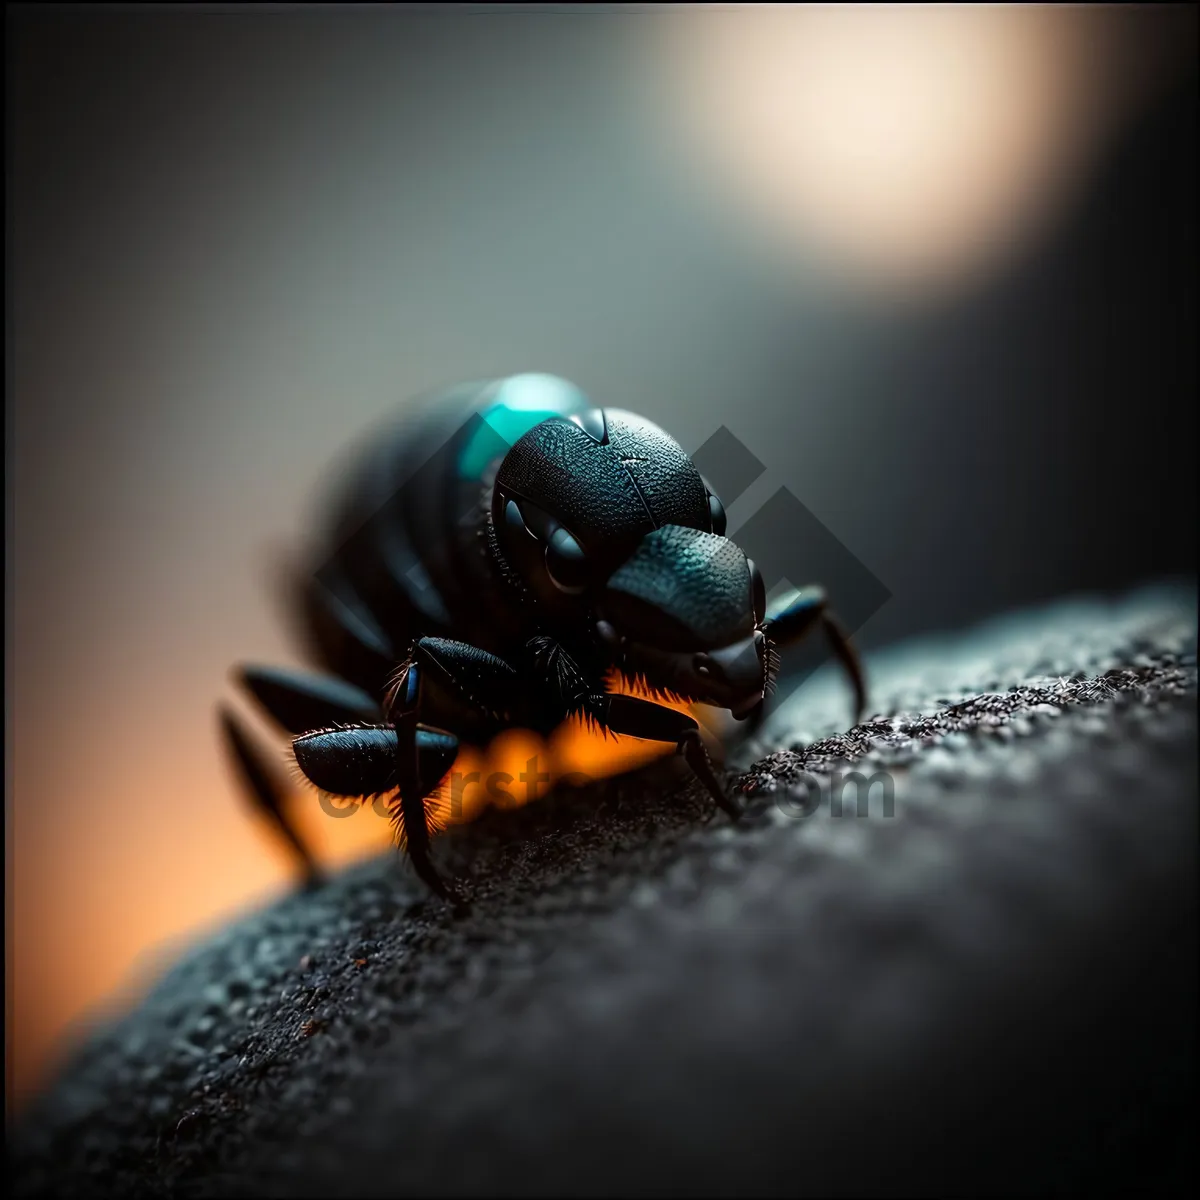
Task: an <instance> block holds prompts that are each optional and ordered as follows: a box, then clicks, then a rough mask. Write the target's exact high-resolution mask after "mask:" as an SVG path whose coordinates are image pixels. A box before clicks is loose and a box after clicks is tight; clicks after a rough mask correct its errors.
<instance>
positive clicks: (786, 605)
mask: <svg viewBox="0 0 1200 1200" xmlns="http://www.w3.org/2000/svg"><path fill="white" fill-rule="evenodd" d="M818 623H820V624H821V625H822V626H823V627H824V629H825V636H826V638H827V639H828V641H829V647H830V649H831V650H832V651H833V653H834V655H835V656H836V657H837V660H838V662H839V663H841V665H842V669H843V670H844V671H845V672H846V674H847V675H848V676H849V678H850V684H851V686H852V687H853V688H854V723H855V724H856V725H857V724H858V723H859V722H861V721H862V718H863V713H864V711H865V710H866V707H867V683H866V678H865V677H864V675H863V669H862V663H861V662H860V661H859V657H858V652H857V651H856V650H855V649H854V644H853V643H852V642H851V641H850V635H849V634H848V633H847V632H846V630H845V629H844V628H843V627H842V624H841V622H840V621H838V619H837V618H836V617H835V616H834V615H833V613H831V612H830V611H829V605H828V600H827V599H826V596H825V589H824V588H822V587H818V586H816V585H814V586H812V587H806V588H793V589H792V590H791V591H789V592H787V593H785V594H784V595H783V596H780V597H779V599H778V600H776V601H775V602H774V603H773V604H772V605H771V606H770V608H769V609H768V610H767V616H766V620H764V621H763V624H762V631H763V633H764V634H766V636H767V637H768V639H770V641H771V642H772V643H773V644H774V645H776V646H779V647H783V646H789V645H792V644H794V643H795V642H798V641H800V639H801V638H803V637H804V636H805V635H807V634H808V633H809V632H810V631H811V630H812V628H813V627H814V626H815V625H817V624H818Z"/></svg>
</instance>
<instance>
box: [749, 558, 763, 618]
mask: <svg viewBox="0 0 1200 1200" xmlns="http://www.w3.org/2000/svg"><path fill="white" fill-rule="evenodd" d="M746 566H748V567H749V568H750V598H751V600H752V601H753V603H754V623H755V624H756V625H757V624H759V623H760V622H761V621H762V619H763V618H764V617H765V616H766V615H767V585H766V583H765V582H764V581H763V577H762V572H761V571H760V570H759V569H758V567H756V566H755V565H754V560H753V559H752V558H748V559H746Z"/></svg>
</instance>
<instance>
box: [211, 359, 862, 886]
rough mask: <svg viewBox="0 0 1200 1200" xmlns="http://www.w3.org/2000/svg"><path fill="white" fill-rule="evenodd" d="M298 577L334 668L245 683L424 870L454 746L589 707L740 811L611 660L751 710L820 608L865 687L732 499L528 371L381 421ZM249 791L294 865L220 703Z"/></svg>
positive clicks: (674, 450)
mask: <svg viewBox="0 0 1200 1200" xmlns="http://www.w3.org/2000/svg"><path fill="white" fill-rule="evenodd" d="M336 512H337V516H336V518H335V520H334V521H333V522H332V523H331V526H330V527H329V528H328V529H327V530H326V535H325V538H324V543H323V545H322V547H321V557H320V558H318V559H317V560H316V569H315V570H313V569H311V568H310V570H309V571H308V572H307V573H306V574H305V575H304V577H303V578H302V580H301V581H300V582H299V583H298V584H297V586H296V598H297V601H298V609H299V611H300V613H301V616H302V624H303V628H304V629H305V630H306V632H307V634H308V638H309V642H310V648H311V650H312V651H313V653H314V655H315V657H316V658H317V659H318V661H319V662H320V663H321V665H322V666H323V667H324V668H325V669H326V670H327V671H328V672H330V673H331V674H327V675H308V674H301V673H298V672H294V671H290V670H283V669H277V668H266V667H243V668H241V669H240V671H239V677H240V681H241V682H242V684H243V685H244V686H245V687H246V688H247V689H248V690H249V691H250V692H251V693H252V694H253V695H254V696H255V698H256V699H257V700H258V701H259V703H260V704H261V705H262V707H263V708H264V709H265V710H266V712H267V713H269V714H270V716H271V717H272V718H273V719H274V720H275V721H276V722H277V723H278V724H279V725H281V726H282V727H283V729H285V730H286V731H287V732H288V733H290V734H291V735H292V736H293V741H292V750H293V752H294V754H295V760H296V763H297V764H298V765H299V768H300V770H301V771H302V772H303V774H304V776H305V777H307V779H308V780H309V781H310V782H311V783H312V784H314V785H315V786H316V787H317V788H319V789H321V790H322V791H324V792H327V793H331V794H333V795H337V796H356V797H357V796H373V795H382V794H390V795H391V796H392V797H393V815H394V819H395V821H396V824H397V827H398V831H399V833H400V835H401V837H402V840H403V841H404V843H405V845H406V847H407V850H408V853H409V855H410V857H411V859H412V862H413V865H414V867H415V868H416V870H417V873H418V874H419V875H420V877H421V878H422V879H423V880H424V881H425V882H426V883H427V884H428V885H429V886H430V887H431V888H432V889H433V890H434V891H435V892H437V893H438V894H439V895H441V896H444V897H447V898H449V899H457V897H456V896H455V894H454V892H453V891H452V889H451V888H450V887H448V885H447V884H446V883H445V882H444V881H443V880H442V878H441V877H440V876H439V874H438V872H437V870H436V869H435V867H434V865H433V862H432V861H431V858H430V853H429V844H430V833H431V830H430V827H429V822H428V819H427V808H426V799H427V797H428V796H429V795H430V794H431V793H432V792H433V791H434V790H435V789H436V788H437V787H438V785H439V784H440V783H441V781H442V780H443V779H444V777H445V776H446V774H447V772H448V771H449V770H450V767H451V765H452V764H453V762H454V759H455V757H456V754H457V751H458V747H459V745H460V744H461V743H469V744H473V745H481V746H482V745H486V744H487V743H488V742H489V741H490V739H491V738H493V737H494V736H496V735H497V734H498V733H499V732H501V731H502V730H504V729H506V728H510V727H521V728H527V729H531V730H534V731H537V732H540V733H547V732H549V731H551V730H553V729H554V728H555V727H556V726H558V725H559V724H560V723H561V722H563V721H564V720H566V719H567V718H568V717H570V716H572V715H573V714H574V715H579V716H582V717H583V718H585V720H588V721H589V722H594V723H595V725H597V726H600V727H602V728H603V729H606V730H609V731H611V732H614V733H621V734H628V735H631V736H633V737H637V738H648V739H653V740H656V741H662V742H668V743H673V744H674V745H675V746H676V747H677V748H678V751H679V752H680V753H681V754H682V755H683V756H684V757H685V759H686V761H687V762H688V764H689V765H690V766H691V768H692V770H693V771H694V772H695V774H696V775H697V776H698V777H699V779H700V780H701V781H702V782H703V784H704V786H705V787H706V788H707V789H708V791H709V792H710V793H711V795H712V797H713V799H714V800H715V801H716V803H717V804H718V805H719V806H720V807H721V808H723V809H724V810H725V811H726V812H728V813H729V815H730V816H731V817H735V818H736V817H737V816H738V815H739V812H740V810H739V808H738V806H737V804H736V803H735V801H733V800H732V799H731V798H730V797H729V796H728V795H727V794H726V792H725V789H724V788H723V786H722V784H721V781H720V779H719V778H718V775H717V772H716V771H715V770H714V768H713V766H712V764H711V762H710V759H709V755H708V752H707V750H706V748H705V745H704V742H703V741H702V739H701V736H700V729H699V726H698V724H697V722H696V720H695V719H694V718H693V717H692V716H690V715H689V714H687V713H684V712H680V711H678V710H677V709H675V708H671V707H667V706H665V705H662V704H658V703H655V702H654V701H653V700H651V699H643V698H636V697H634V696H630V695H624V694H615V693H612V692H610V691H608V690H606V687H605V680H606V679H607V678H610V677H611V674H612V671H613V669H614V668H615V669H616V670H617V671H619V672H620V673H621V674H622V675H623V676H625V677H626V678H629V679H631V680H637V681H639V682H640V683H642V684H643V685H646V686H648V688H649V689H650V690H651V692H652V693H653V691H655V690H657V691H659V692H662V693H669V694H671V695H674V696H676V697H682V698H685V699H688V700H692V701H696V702H700V703H703V704H708V705H715V706H716V707H718V708H722V709H727V710H728V711H729V712H730V713H732V714H733V716H734V717H737V718H747V717H749V718H751V719H752V720H754V719H757V718H758V717H759V716H760V715H761V713H762V707H763V703H764V698H765V696H766V694H767V693H768V691H769V689H770V687H771V683H772V677H773V674H774V670H775V667H776V663H777V655H776V651H777V649H778V648H779V647H782V646H785V645H787V644H788V643H790V642H794V641H796V640H798V639H799V638H801V637H803V636H804V635H805V634H806V633H808V632H809V631H810V630H811V629H812V628H814V627H815V626H817V625H821V626H823V627H824V629H825V630H826V633H827V634H828V636H829V639H830V643H831V645H832V647H833V650H834V652H835V653H836V655H837V657H838V658H839V659H840V661H841V662H842V664H843V665H844V667H845V669H846V670H847V672H848V674H849V677H850V680H851V682H852V684H853V687H854V692H855V702H856V712H857V714H858V715H859V716H861V713H862V709H863V707H864V704H865V688H864V682H863V676H862V672H861V669H860V667H859V664H858V660H857V657H856V656H855V654H854V652H853V649H852V647H851V645H850V642H849V639H848V638H847V637H846V635H845V633H844V631H843V630H842V629H841V627H840V626H839V625H838V623H837V622H836V621H835V620H834V619H833V617H832V616H831V614H830V613H829V611H828V610H827V608H826V603H825V596H824V593H823V591H822V590H821V589H820V588H819V587H810V588H806V589H803V590H800V591H792V592H790V593H789V594H788V595H786V596H784V597H781V598H780V599H779V601H777V602H775V603H773V604H772V605H771V606H770V608H768V606H767V603H766V594H765V588H764V585H763V579H762V576H761V574H760V573H759V571H758V569H757V568H756V567H755V565H754V563H753V562H751V561H750V560H749V559H747V557H746V556H745V554H743V552H742V551H741V550H740V549H739V548H738V547H737V545H736V544H735V543H734V542H732V541H731V540H729V539H728V538H726V537H725V513H724V510H723V509H722V506H721V502H720V500H719V499H718V498H717V496H715V495H714V494H713V492H712V491H711V490H710V489H709V488H708V486H707V485H706V483H705V481H704V480H703V479H702V478H701V477H700V475H699V473H698V472H697V470H696V468H695V466H694V465H693V463H692V461H691V459H690V458H689V457H688V455H687V454H685V453H684V451H683V450H682V449H681V448H680V446H679V445H678V443H676V442H675V441H674V440H673V439H672V438H670V437H669V436H668V435H667V434H666V433H664V432H663V431H662V430H661V429H659V428H658V427H657V426H656V425H653V424H651V423H650V422H649V421H647V420H645V419H643V418H641V417H638V416H635V415H634V414H633V413H630V412H626V411H623V410H619V409H613V408H603V409H602V408H597V407H595V406H593V405H592V404H591V402H590V401H588V399H587V398H586V397H585V396H584V395H583V394H582V393H581V392H579V391H578V389H576V388H575V387H573V385H571V384H569V383H567V382H566V381H564V380H561V379H557V378H555V377H553V376H545V375H526V376H513V377H510V378H508V379H503V380H499V381H493V382H490V383H484V384H473V385H466V386H464V387H462V388H458V389H454V390H453V391H451V392H449V393H444V394H442V395H440V396H439V397H438V398H437V399H436V401H435V402H432V403H427V404H426V405H424V406H423V407H422V408H420V410H419V412H418V420H417V422H416V425H415V427H414V424H413V422H411V421H405V422H404V423H402V424H401V425H400V426H399V427H398V428H397V427H393V428H390V429H387V430H385V431H384V432H383V433H382V434H380V435H376V436H373V437H372V439H371V442H370V445H369V447H368V449H367V450H366V452H365V453H364V454H362V455H360V457H359V459H358V460H357V462H356V464H355V466H354V468H353V470H352V471H351V473H350V483H349V487H348V488H347V490H346V492H345V495H344V497H343V499H342V502H341V505H340V507H339V508H338V509H337V510H336ZM222 722H223V727H224V731H225V736H226V739H227V742H228V744H229V746H230V748H231V749H232V751H233V753H234V756H235V758H236V760H237V762H238V764H239V766H240V769H241V772H242V775H243V779H244V782H245V783H246V784H247V785H248V787H249V791H250V793H251V796H252V798H253V799H254V800H255V801H256V802H257V803H258V804H259V805H260V807H262V808H264V809H265V810H266V811H267V812H268V814H270V815H271V817H272V818H273V819H274V820H275V821H276V823H277V824H278V826H279V828H280V830H281V832H282V833H283V835H284V836H285V837H287V839H288V840H289V842H290V843H291V845H292V846H293V848H294V849H295V851H296V852H297V854H298V855H299V856H300V857H301V859H302V860H303V862H304V864H305V867H306V870H307V871H308V873H309V876H310V878H315V876H316V873H317V868H316V865H315V863H314V862H313V860H312V856H311V854H310V853H309V851H308V850H307V848H306V847H305V846H304V844H303V842H302V840H301V839H300V838H299V836H298V835H297V834H296V832H295V830H294V829H293V827H292V825H291V823H290V822H289V821H288V819H287V817H286V815H285V812H284V807H283V789H282V788H281V787H280V785H279V783H278V781H277V780H276V779H275V778H274V777H273V774H272V772H271V770H270V768H269V767H268V766H267V765H266V763H265V762H264V760H263V757H262V754H261V753H260V752H259V751H258V750H256V749H255V747H254V746H253V744H252V742H251V739H250V737H249V734H248V733H247V731H246V730H245V729H244V728H243V727H242V726H241V724H240V722H239V721H238V720H237V719H236V718H235V717H234V716H233V715H232V714H231V713H230V712H228V711H223V713H222Z"/></svg>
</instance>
